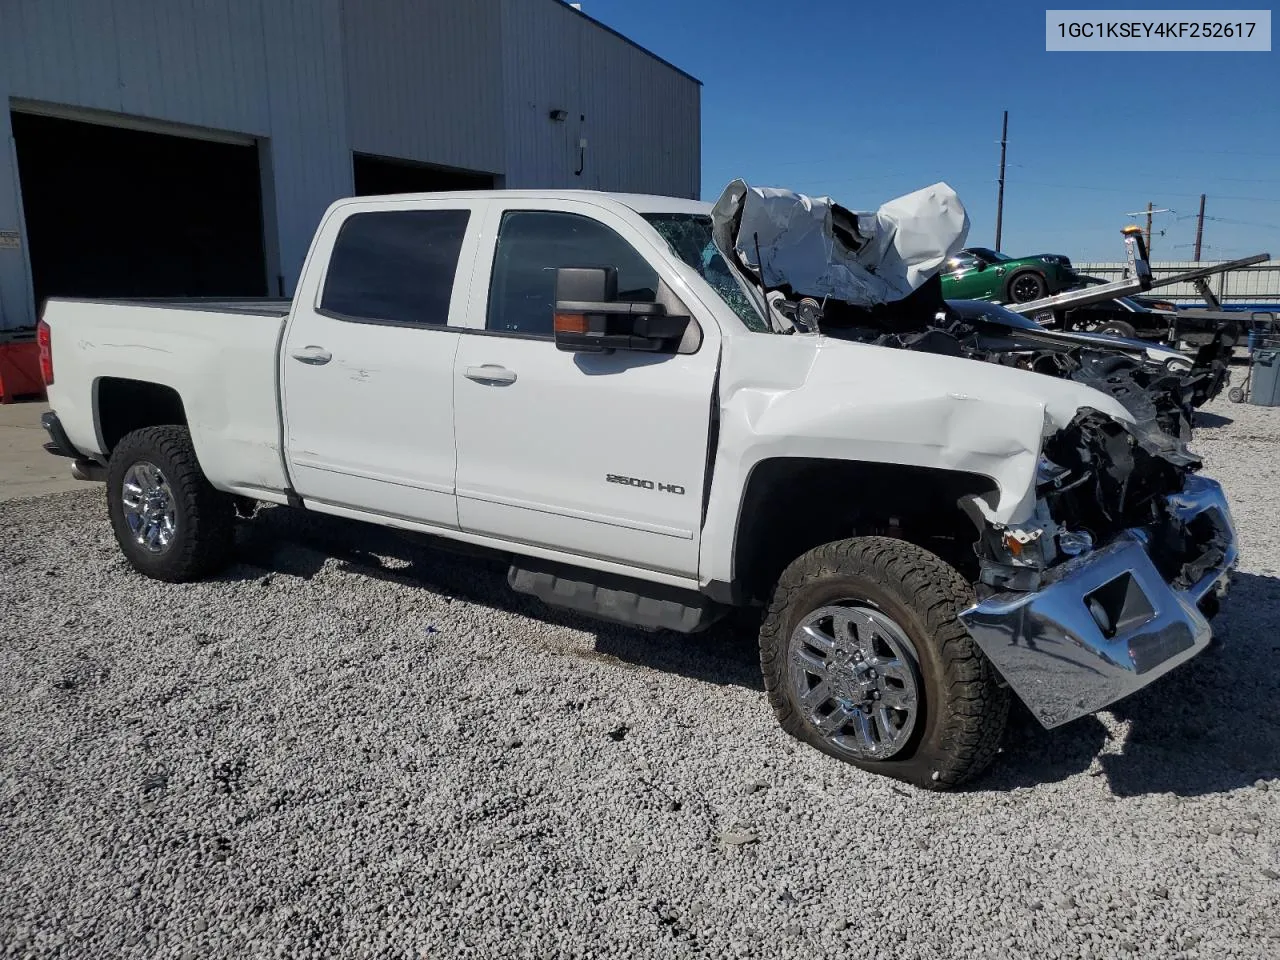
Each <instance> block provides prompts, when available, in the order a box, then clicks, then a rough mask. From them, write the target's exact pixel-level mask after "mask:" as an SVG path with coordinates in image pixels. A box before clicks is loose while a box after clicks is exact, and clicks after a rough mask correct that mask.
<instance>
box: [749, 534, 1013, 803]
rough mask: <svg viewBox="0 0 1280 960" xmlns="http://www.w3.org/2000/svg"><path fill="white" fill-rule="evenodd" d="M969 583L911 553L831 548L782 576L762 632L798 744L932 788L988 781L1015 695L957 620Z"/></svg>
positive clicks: (782, 714) (925, 555)
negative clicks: (981, 776) (980, 778)
mask: <svg viewBox="0 0 1280 960" xmlns="http://www.w3.org/2000/svg"><path fill="white" fill-rule="evenodd" d="M972 602H973V593H972V590H971V588H970V586H969V584H968V582H967V581H966V580H965V579H964V578H963V577H961V576H960V574H959V573H958V572H957V571H956V570H955V569H954V568H953V567H951V566H950V565H948V564H947V563H945V562H944V561H942V560H941V559H939V558H938V557H936V556H935V555H933V554H932V553H929V552H928V551H927V550H924V549H922V548H920V547H917V546H915V545H914V544H910V543H907V542H905V541H902V540H894V539H890V538H886V537H860V538H857V539H852V540H840V541H837V542H835V543H828V544H825V545H823V546H821V547H817V548H816V549H814V550H811V551H809V552H808V553H806V554H804V555H803V556H801V557H800V558H799V559H797V560H796V561H795V562H794V563H792V564H791V565H790V566H789V567H788V568H787V569H786V571H785V572H784V573H783V575H782V578H781V579H780V580H779V582H778V586H777V589H776V591H775V593H774V597H773V601H772V603H771V604H770V606H769V611H768V614H767V615H766V617H765V621H764V624H763V625H762V627H761V631H760V662H761V666H762V668H763V671H764V680H765V688H766V690H767V691H768V693H769V702H770V704H771V705H772V706H773V709H774V712H775V713H776V714H777V717H778V720H779V722H780V723H781V724H782V727H783V729H784V730H786V731H787V732H788V733H790V734H791V735H792V736H794V737H795V738H796V739H798V740H802V741H804V742H805V743H808V744H810V745H811V746H814V747H816V748H817V749H819V750H821V751H823V752H824V753H827V754H830V755H831V756H833V757H836V758H838V759H840V760H843V761H845V762H848V763H851V764H854V765H855V766H858V767H861V768H862V769H864V770H869V771H871V772H873V773H880V774H885V775H887V776H891V777H896V778H897V779H900V780H905V781H907V782H909V783H914V784H915V785H917V786H920V787H925V788H928V789H934V790H936V789H945V788H947V787H952V786H955V785H957V784H959V783H962V782H963V781H965V780H967V779H969V778H970V777H973V776H974V775H976V774H978V773H979V772H981V771H982V769H983V768H985V767H986V766H987V764H988V763H990V762H991V759H992V758H993V757H994V756H995V754H996V751H997V750H998V749H999V745H1000V739H1001V736H1002V734H1003V732H1004V725H1005V719H1006V717H1007V716H1008V712H1009V692H1008V689H1007V688H1006V687H1004V686H1002V685H1001V684H1000V682H999V679H998V677H997V675H996V672H995V668H994V667H992V665H991V663H990V661H988V660H987V659H986V657H985V656H983V654H982V652H981V651H980V650H979V649H978V647H977V645H976V644H975V643H974V641H973V639H972V638H971V637H970V636H969V634H968V632H967V631H966V630H965V628H964V625H963V624H962V623H961V622H960V619H959V613H960V611H961V610H963V609H964V608H965V607H967V606H968V605H969V604H971V603H972Z"/></svg>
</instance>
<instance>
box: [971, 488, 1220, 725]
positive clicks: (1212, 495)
mask: <svg viewBox="0 0 1280 960" xmlns="http://www.w3.org/2000/svg"><path fill="white" fill-rule="evenodd" d="M1168 505H1169V512H1170V514H1171V515H1172V517H1173V518H1174V522H1176V523H1181V524H1183V525H1184V526H1185V525H1186V524H1188V523H1190V522H1191V521H1192V520H1194V519H1196V518H1198V517H1202V516H1203V517H1204V520H1202V521H1201V522H1200V525H1201V526H1203V525H1204V523H1205V521H1208V523H1209V524H1211V525H1212V529H1213V530H1214V532H1215V536H1216V538H1217V541H1218V542H1219V543H1223V542H1225V544H1226V547H1225V549H1224V550H1223V554H1224V555H1223V557H1222V558H1221V559H1220V561H1219V562H1217V563H1215V564H1214V565H1213V566H1212V567H1211V568H1210V569H1208V570H1206V571H1205V572H1204V573H1203V575H1202V576H1201V577H1200V578H1199V579H1198V580H1197V581H1196V583H1194V584H1193V585H1191V586H1190V587H1189V588H1187V589H1178V588H1176V587H1174V586H1173V585H1171V584H1169V583H1167V582H1166V581H1165V579H1164V577H1163V576H1161V574H1160V572H1159V570H1157V569H1156V566H1155V564H1154V563H1153V562H1152V559H1151V556H1150V555H1149V553H1148V547H1147V543H1148V540H1149V534H1148V532H1147V531H1146V530H1144V529H1134V530H1128V531H1126V532H1125V533H1123V534H1121V535H1120V536H1119V537H1117V538H1116V539H1115V540H1114V541H1113V542H1111V543H1110V544H1108V545H1107V546H1105V547H1103V548H1101V549H1098V550H1094V551H1093V552H1091V553H1089V554H1086V555H1085V556H1082V557H1077V558H1075V559H1073V560H1069V561H1067V562H1065V563H1063V564H1061V565H1060V566H1058V567H1055V568H1053V569H1052V570H1050V571H1049V572H1048V573H1047V574H1046V577H1045V582H1044V584H1043V585H1042V586H1041V588H1040V589H1039V590H1036V591H1034V592H1029V593H1001V594H997V595H995V596H993V597H990V598H988V599H987V600H984V601H982V602H981V603H979V604H977V605H975V606H973V607H970V608H969V609H968V610H966V611H964V612H963V613H962V614H961V615H960V618H961V620H963V621H964V623H965V625H966V626H967V627H968V628H969V632H970V634H971V635H972V636H973V638H974V640H976V641H977V643H978V646H979V647H981V648H982V652H983V653H985V654H986V655H987V657H988V658H989V659H990V660H991V662H992V663H994V664H995V666H996V669H997V670H999V671H1000V673H1001V675H1002V676H1003V677H1004V678H1005V680H1006V681H1007V682H1008V684H1009V686H1011V687H1012V688H1013V691H1014V693H1016V694H1017V695H1018V696H1019V697H1020V698H1021V699H1022V701H1023V703H1025V704H1026V705H1027V707H1028V708H1029V709H1030V710H1031V711H1032V712H1033V713H1034V714H1035V715H1036V717H1037V718H1038V719H1039V720H1040V722H1041V723H1042V724H1044V726H1046V727H1057V726H1060V725H1062V724H1064V723H1068V722H1069V721H1071V720H1075V719H1077V718H1078V717H1083V716H1085V715H1086V714H1090V713H1093V712H1094V711H1096V710H1100V709H1102V708H1103V707H1106V706H1108V705H1110V704H1112V703H1115V702H1116V701H1117V700H1120V699H1121V698H1123V697H1127V696H1128V695H1129V694H1131V693H1133V692H1134V691H1136V690H1140V689H1141V688H1142V687H1145V686H1147V685H1148V684H1149V683H1151V682H1152V681H1154V680H1156V679H1157V678H1158V677H1161V676H1163V675H1164V674H1166V673H1168V672H1169V671H1170V670H1172V669H1173V668H1174V667H1176V666H1178V665H1180V664H1182V663H1185V662H1186V661H1187V660H1190V659H1191V658H1192V657H1194V656H1195V655H1196V654H1197V653H1199V652H1200V651H1201V650H1203V649H1204V648H1205V647H1207V646H1208V645H1209V641H1210V640H1211V639H1212V636H1213V634H1212V631H1211V629H1210V627H1209V621H1208V619H1207V617H1206V616H1205V613H1204V612H1203V611H1202V605H1206V603H1205V602H1206V598H1208V597H1210V596H1211V595H1218V596H1220V595H1221V594H1223V593H1225V591H1226V586H1227V581H1228V579H1229V577H1230V575H1231V569H1232V568H1233V567H1234V566H1235V563H1236V559H1237V556H1238V551H1237V548H1236V537H1235V529H1234V527H1233V526H1232V522H1231V511H1230V509H1229V508H1228V506H1227V500H1226V496H1225V495H1224V494H1223V492H1222V488H1221V487H1220V486H1219V485H1218V484H1217V483H1215V482H1214V481H1212V480H1208V479H1206V478H1204V477H1199V476H1194V475H1193V476H1191V477H1190V478H1188V481H1187V484H1186V486H1185V487H1184V488H1183V490H1182V492H1181V493H1179V494H1176V495H1174V496H1172V497H1170V498H1169V500H1168Z"/></svg>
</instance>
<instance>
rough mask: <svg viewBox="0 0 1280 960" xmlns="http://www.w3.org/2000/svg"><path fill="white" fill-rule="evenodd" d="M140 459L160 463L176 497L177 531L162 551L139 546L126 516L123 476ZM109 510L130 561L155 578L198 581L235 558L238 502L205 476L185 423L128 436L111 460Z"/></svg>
mask: <svg viewBox="0 0 1280 960" xmlns="http://www.w3.org/2000/svg"><path fill="white" fill-rule="evenodd" d="M139 461H148V462H150V463H153V464H155V466H157V467H159V468H160V471H161V472H162V473H163V474H164V476H165V479H166V480H167V481H168V483H169V489H170V490H171V491H172V495H173V503H174V507H175V513H176V523H175V532H174V536H173V539H172V541H171V542H170V543H169V545H168V547H167V548H166V549H164V550H163V551H162V552H160V553H151V552H149V551H147V550H146V549H145V548H144V547H142V546H141V545H139V544H138V543H137V542H136V541H135V540H134V538H133V534H132V533H131V531H130V530H129V524H128V521H127V520H126V519H125V510H124V503H123V486H124V478H125V474H126V473H127V472H128V470H129V468H130V467H131V466H132V465H133V464H135V463H137V462H139ZM107 509H108V511H109V513H110V515H111V527H112V529H113V530H114V531H115V535H116V542H117V543H119V544H120V550H121V551H122V552H123V553H124V555H125V559H127V560H128V561H129V564H130V565H131V566H132V567H133V568H134V569H135V570H137V571H138V572H139V573H141V574H143V575H144V576H148V577H151V578H152V579H154V580H165V581H168V582H170V583H183V582H186V581H189V580H198V579H200V578H202V577H207V576H209V575H210V574H213V573H216V572H217V571H219V570H220V569H222V568H223V567H224V566H226V564H227V562H228V561H229V560H230V558H231V553H232V548H233V546H234V544H235V504H234V501H233V499H232V498H231V497H229V496H227V495H226V494H224V493H221V492H219V491H218V490H215V489H214V488H213V486H212V485H211V484H210V483H209V481H208V479H206V477H205V475H204V471H203V470H201V469H200V463H199V461H198V460H197V459H196V451H195V447H193V446H192V444H191V434H190V433H189V432H188V430H187V428H186V427H180V426H162V427H144V428H143V429H141V430H135V431H133V432H132V433H130V434H127V435H125V437H124V438H123V439H122V440H121V441H120V442H119V443H118V444H117V445H116V448H115V449H114V450H112V451H111V459H110V460H109V461H108V463H107Z"/></svg>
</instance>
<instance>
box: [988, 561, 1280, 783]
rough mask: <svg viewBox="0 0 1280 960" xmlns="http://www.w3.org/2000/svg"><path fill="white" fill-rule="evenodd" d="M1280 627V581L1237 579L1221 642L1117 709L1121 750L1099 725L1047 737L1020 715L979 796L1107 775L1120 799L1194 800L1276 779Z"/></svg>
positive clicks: (1220, 622)
mask: <svg viewBox="0 0 1280 960" xmlns="http://www.w3.org/2000/svg"><path fill="white" fill-rule="evenodd" d="M1277 623H1280V579H1277V578H1276V577H1267V576H1259V575H1257V574H1252V573H1237V574H1236V575H1235V577H1234V579H1233V581H1232V589H1231V594H1230V596H1228V597H1227V599H1226V600H1225V601H1224V602H1223V608H1222V613H1221V614H1220V615H1219V616H1218V617H1217V618H1216V619H1215V620H1214V631H1215V633H1216V635H1217V637H1218V638H1219V640H1220V642H1219V643H1217V644H1215V645H1214V646H1213V647H1212V648H1210V649H1209V650H1207V651H1206V652H1205V653H1203V654H1201V655H1200V656H1199V657H1197V658H1195V659H1194V660H1192V661H1191V662H1190V663H1188V664H1185V665H1184V666H1183V667H1181V668H1180V669H1178V670H1175V671H1173V672H1172V673H1170V674H1168V675H1167V676H1165V677H1163V678H1161V679H1160V680H1158V681H1156V682H1155V683H1154V684H1152V685H1151V686H1150V687H1147V688H1146V689H1145V690H1140V691H1139V692H1138V693H1136V694H1134V695H1133V696H1132V697H1129V698H1128V699H1127V700H1124V701H1121V702H1120V703H1118V704H1116V705H1115V706H1114V707H1113V708H1112V709H1111V711H1110V712H1111V713H1112V715H1113V716H1115V717H1116V718H1117V719H1119V720H1122V721H1124V722H1125V723H1126V724H1127V725H1128V730H1127V731H1126V732H1125V733H1124V734H1123V737H1122V739H1121V740H1120V742H1118V743H1114V742H1109V736H1110V734H1109V732H1108V730H1107V727H1106V726H1105V725H1104V724H1103V723H1102V722H1101V721H1100V720H1098V719H1097V718H1096V717H1085V718H1083V719H1081V720H1077V721H1076V722H1074V723H1071V724H1068V725H1066V726H1064V727H1060V728H1059V729H1057V730H1045V729H1043V728H1042V727H1041V726H1040V725H1039V724H1038V723H1037V722H1036V721H1035V719H1034V718H1033V717H1032V716H1031V715H1030V713H1028V712H1027V711H1026V710H1022V709H1019V710H1016V711H1015V717H1014V719H1013V720H1012V722H1011V724H1010V735H1009V737H1008V741H1007V744H1006V749H1005V751H1004V752H1003V753H1002V754H1001V756H1000V758H999V759H998V760H997V761H996V764H995V765H994V766H993V768H992V770H991V771H990V773H989V774H988V775H987V776H986V777H984V778H982V780H981V782H979V783H977V784H975V785H974V787H975V789H978V790H1007V789H1011V788H1014V787H1020V786H1034V785H1036V784H1040V783H1046V782H1053V781H1057V780H1062V779H1065V778H1066V777H1069V776H1071V775H1073V774H1079V773H1083V772H1085V771H1089V772H1090V773H1092V774H1093V775H1095V776H1103V777H1106V780H1107V783H1108V785H1109V786H1110V788H1111V792H1112V793H1113V794H1114V795H1115V796H1117V797H1133V796H1141V795H1143V794H1153V793H1154V794H1159V793H1171V794H1175V795H1177V796H1183V797H1194V796H1203V795H1206V794H1215V793H1226V792H1229V791H1231V790H1239V789H1242V788H1252V787H1253V785H1254V784H1255V783H1256V782H1257V781H1258V780H1274V779H1276V778H1277V777H1280V709H1278V708H1277V706H1276V705H1277V703H1280V634H1278V633H1277V631H1276V628H1275V624H1277ZM1104 751H1105V752H1104ZM1095 759H1096V760H1097V765H1096V766H1095V765H1094V761H1095ZM1091 768H1092V769H1091Z"/></svg>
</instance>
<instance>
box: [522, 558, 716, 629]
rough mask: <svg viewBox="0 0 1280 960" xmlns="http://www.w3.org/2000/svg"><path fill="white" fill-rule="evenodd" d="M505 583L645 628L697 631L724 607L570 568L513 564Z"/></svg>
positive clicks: (653, 585)
mask: <svg viewBox="0 0 1280 960" xmlns="http://www.w3.org/2000/svg"><path fill="white" fill-rule="evenodd" d="M587 577H590V578H591V579H589V580H588V579H585V578H587ZM507 583H508V584H510V586H511V589H512V590H514V591H516V592H517V593H525V594H529V595H530V596H534V597H537V598H538V599H539V600H541V601H542V602H543V603H546V604H549V605H551V606H553V607H562V608H564V609H567V610H575V611H577V612H578V613H584V614H587V615H588V616H592V617H599V618H600V619H602V620H613V621H615V622H617V623H625V624H628V625H629V626H633V627H644V628H647V629H650V630H674V631H676V632H677V633H697V632H699V631H701V630H705V629H706V628H707V627H709V626H711V625H712V624H713V623H715V622H716V621H717V620H719V619H720V618H721V617H723V616H724V615H725V614H726V613H727V612H728V608H727V607H723V606H720V605H719V604H716V603H715V602H713V601H712V600H710V599H708V598H707V597H704V596H702V594H700V593H692V592H690V591H685V590H679V589H676V588H674V587H664V586H662V585H660V584H656V583H645V582H643V581H640V580H631V579H629V578H627V577H619V576H614V575H611V574H607V573H599V572H597V571H593V570H580V569H576V568H572V567H558V566H550V565H549V566H545V567H543V566H539V567H538V568H537V569H530V568H528V567H518V566H515V565H512V567H511V569H510V570H508V571H507Z"/></svg>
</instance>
